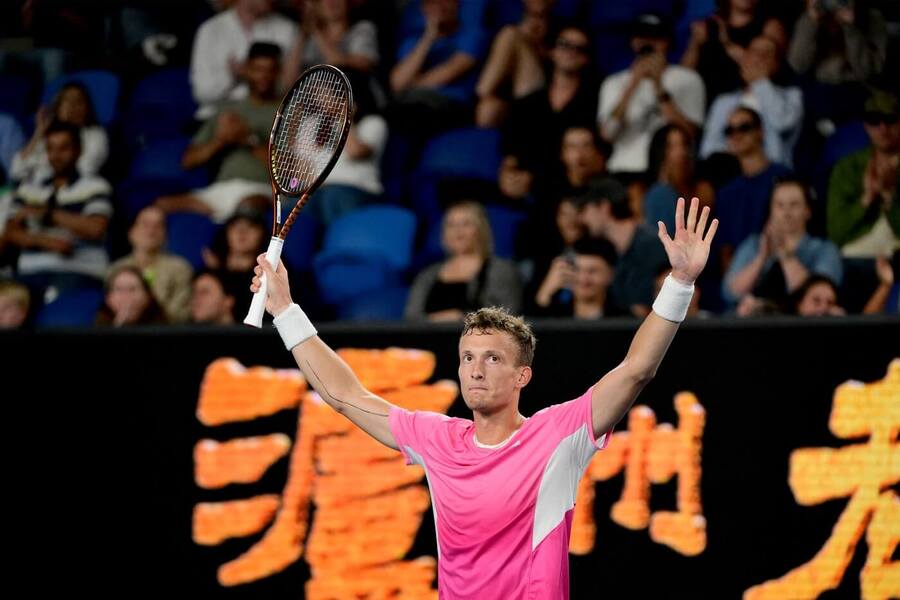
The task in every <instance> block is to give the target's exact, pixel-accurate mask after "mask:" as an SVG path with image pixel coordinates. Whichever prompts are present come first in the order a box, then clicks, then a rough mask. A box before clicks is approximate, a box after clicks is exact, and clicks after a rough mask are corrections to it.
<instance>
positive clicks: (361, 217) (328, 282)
mask: <svg viewBox="0 0 900 600" xmlns="http://www.w3.org/2000/svg"><path fill="white" fill-rule="evenodd" d="M415 231H416V218H415V215H414V214H413V213H412V212H411V211H409V210H407V209H404V208H400V207H396V206H370V207H365V208H361V209H359V210H357V211H354V212H352V213H350V214H347V215H345V216H343V217H341V218H340V219H338V220H337V221H335V222H334V223H332V224H331V227H329V228H328V231H327V232H326V234H325V242H324V244H323V249H322V251H321V252H319V253H318V254H317V255H316V256H315V258H314V259H313V272H314V273H315V276H316V281H317V284H318V288H319V290H321V295H322V298H323V300H325V302H327V303H330V304H340V303H342V302H345V301H347V300H349V299H350V298H353V297H354V296H357V295H360V294H363V293H367V292H370V291H372V290H377V289H381V288H384V287H388V286H391V285H397V284H399V283H400V282H401V280H402V278H403V274H404V273H405V272H406V270H407V269H408V268H409V266H410V263H411V260H412V245H413V238H414V236H415Z"/></svg>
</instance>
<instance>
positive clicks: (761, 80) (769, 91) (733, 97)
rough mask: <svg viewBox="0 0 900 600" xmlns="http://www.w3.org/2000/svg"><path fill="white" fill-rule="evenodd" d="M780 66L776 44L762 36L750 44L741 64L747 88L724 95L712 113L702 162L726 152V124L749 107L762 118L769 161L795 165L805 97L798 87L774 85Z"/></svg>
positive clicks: (712, 108) (704, 137) (703, 147)
mask: <svg viewBox="0 0 900 600" xmlns="http://www.w3.org/2000/svg"><path fill="white" fill-rule="evenodd" d="M780 63H781V55H780V50H779V47H778V42H777V41H775V40H773V39H772V38H770V37H767V36H760V37H758V38H756V39H755V40H753V41H752V42H751V43H750V45H749V46H748V47H747V50H746V51H745V52H744V53H743V56H742V58H741V62H740V65H741V78H742V79H743V81H744V85H743V86H742V87H741V88H740V89H736V90H732V91H730V92H728V93H723V94H721V95H720V96H719V97H718V98H716V100H715V101H714V102H713V103H712V106H711V107H710V109H709V115H708V117H707V119H706V124H705V129H704V131H703V141H702V142H701V144H700V156H701V158H706V157H708V156H709V155H711V154H713V153H714V152H723V151H725V150H726V148H727V146H728V139H727V137H726V135H725V127H726V124H727V123H728V120H729V119H730V117H731V115H733V114H734V111H735V109H737V108H738V107H742V106H746V107H749V108H752V109H753V110H754V111H756V113H757V114H758V115H759V116H760V117H761V124H762V130H763V136H764V142H765V146H764V147H765V153H766V156H767V157H768V159H769V160H770V161H772V162H777V163H781V164H783V165H787V166H789V167H790V166H792V165H793V164H794V146H795V145H796V143H797V139H798V138H799V137H800V129H801V127H802V125H803V93H802V92H801V91H800V88H798V87H794V86H788V87H785V86H782V85H778V84H777V83H775V82H774V81H773V78H775V76H776V74H777V73H778V72H779V70H780V68H781V64H780Z"/></svg>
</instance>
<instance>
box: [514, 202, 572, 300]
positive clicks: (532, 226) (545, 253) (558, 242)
mask: <svg viewBox="0 0 900 600" xmlns="http://www.w3.org/2000/svg"><path fill="white" fill-rule="evenodd" d="M582 237H584V225H583V224H582V223H581V220H580V219H579V217H578V205H577V204H576V203H575V199H573V198H571V197H564V198H561V199H560V200H559V202H557V205H556V210H555V214H554V216H553V226H552V227H549V226H548V225H547V223H546V219H533V220H532V222H531V223H529V224H528V236H527V238H528V240H529V243H528V244H527V247H526V250H527V251H528V253H527V256H526V257H525V260H524V261H522V264H523V267H522V272H523V273H526V274H527V277H526V279H527V281H528V282H529V284H528V287H527V289H526V292H525V299H526V302H527V304H528V307H529V308H528V310H527V311H526V312H528V313H529V314H530V313H533V312H534V310H533V304H534V297H535V296H536V295H537V290H538V287H540V284H541V283H542V282H543V281H544V279H545V278H546V277H547V273H548V272H549V271H550V268H551V267H552V265H553V264H554V263H555V262H556V259H557V258H564V259H567V261H568V262H570V263H571V261H572V259H573V257H574V250H573V246H574V244H575V242H577V241H578V240H580V239H581V238H582ZM562 295H563V296H566V295H567V294H566V293H565V292H563V293H562Z"/></svg>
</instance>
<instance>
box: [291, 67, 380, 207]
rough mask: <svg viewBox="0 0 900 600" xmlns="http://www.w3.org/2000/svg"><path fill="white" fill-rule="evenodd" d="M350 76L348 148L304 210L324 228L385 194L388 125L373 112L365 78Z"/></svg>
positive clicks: (371, 99)
mask: <svg viewBox="0 0 900 600" xmlns="http://www.w3.org/2000/svg"><path fill="white" fill-rule="evenodd" d="M349 76H350V78H351V79H350V81H351V85H352V86H353V96H354V98H353V99H354V104H355V106H354V109H355V110H354V114H353V123H352V124H351V125H350V133H349V134H348V135H347V145H346V146H345V147H344V151H343V153H341V156H340V158H338V161H337V163H335V165H334V168H333V169H332V170H331V173H330V174H329V175H328V178H327V179H326V180H325V182H324V183H323V184H322V187H321V188H319V189H318V190H317V191H316V192H315V193H314V194H313V196H312V198H311V199H310V202H309V205H308V206H307V208H306V210H307V211H309V212H310V213H311V214H313V215H315V216H316V217H317V218H318V219H319V220H320V221H321V222H322V223H323V224H325V225H329V224H330V223H331V222H333V221H334V220H335V219H337V218H338V217H340V216H342V215H344V214H346V213H348V212H350V211H352V210H353V209H355V208H358V207H360V206H363V205H365V204H371V203H373V202H376V201H377V200H378V199H379V198H380V196H381V194H382V192H384V188H383V187H382V184H381V169H380V164H381V155H382V153H383V152H384V146H385V144H386V143H387V137H388V126H387V121H385V119H384V117H382V116H381V115H380V114H378V113H377V112H375V109H376V106H375V97H374V95H373V94H372V92H371V89H370V88H369V87H368V85H366V80H365V78H363V77H361V76H358V75H354V74H350V75H349Z"/></svg>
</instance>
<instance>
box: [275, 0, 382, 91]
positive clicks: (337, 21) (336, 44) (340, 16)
mask: <svg viewBox="0 0 900 600" xmlns="http://www.w3.org/2000/svg"><path fill="white" fill-rule="evenodd" d="M303 6H304V10H303V15H302V21H301V23H300V35H299V36H298V37H297V41H296V42H295V43H294V46H293V48H291V50H290V52H289V53H288V54H286V58H285V64H284V71H283V72H282V74H281V87H282V88H283V89H287V88H289V87H290V86H291V84H292V83H294V81H295V80H296V79H297V78H298V77H299V76H300V74H301V73H302V72H303V71H304V70H305V69H307V68H309V67H311V66H313V65H318V64H322V63H326V64H329V65H334V66H335V67H339V68H341V69H345V70H346V69H350V70H353V71H356V72H359V73H370V72H371V71H372V70H373V69H374V68H375V66H377V64H378V30H377V29H376V28H375V24H374V23H372V22H371V21H356V22H355V23H354V22H352V21H351V18H350V17H351V15H350V7H349V6H348V2H347V0H311V1H307V2H306V3H305V4H304V5H303ZM353 92H354V95H356V93H357V92H358V88H357V87H354V88H353Z"/></svg>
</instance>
